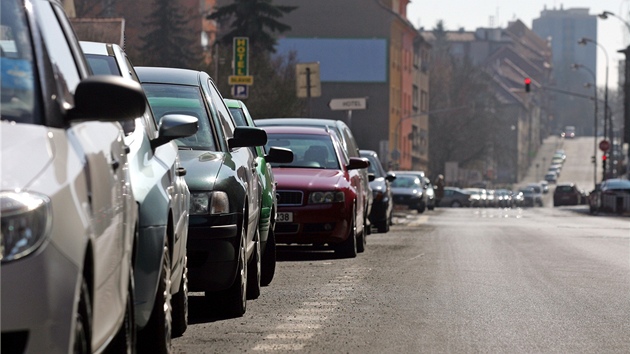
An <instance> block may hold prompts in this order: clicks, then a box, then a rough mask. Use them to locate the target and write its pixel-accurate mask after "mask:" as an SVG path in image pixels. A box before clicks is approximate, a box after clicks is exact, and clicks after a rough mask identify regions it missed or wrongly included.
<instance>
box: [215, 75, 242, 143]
mask: <svg viewBox="0 0 630 354" xmlns="http://www.w3.org/2000/svg"><path fill="white" fill-rule="evenodd" d="M209 86H210V99H211V100H212V104H213V105H214V108H215V109H216V114H217V115H218V117H217V118H218V119H219V123H221V125H222V126H223V130H224V131H225V136H226V138H228V139H229V138H231V137H233V136H234V129H235V128H236V126H235V124H234V121H233V120H232V116H231V115H230V112H229V111H228V109H227V107H226V106H225V102H224V101H223V97H221V94H220V93H219V90H217V88H216V86H214V84H213V83H212V81H210V84H209Z"/></svg>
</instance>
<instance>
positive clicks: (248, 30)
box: [208, 0, 297, 53]
mask: <svg viewBox="0 0 630 354" xmlns="http://www.w3.org/2000/svg"><path fill="white" fill-rule="evenodd" d="M296 8H297V7H295V6H276V5H273V4H272V0H235V1H234V2H233V3H231V4H229V5H225V6H221V7H219V8H217V10H216V11H215V12H214V13H212V14H210V15H208V19H211V20H217V21H220V22H222V21H231V22H230V31H229V32H227V33H225V34H224V35H222V36H221V38H220V40H219V41H220V43H222V44H223V45H224V46H228V45H230V44H231V43H232V39H233V38H234V37H249V41H250V45H251V46H252V47H253V48H254V49H256V50H255V51H257V49H260V50H262V51H266V52H271V53H274V52H275V48H274V46H275V45H276V38H275V37H274V33H275V32H277V33H283V32H286V31H288V30H290V29H291V27H290V26H288V25H286V24H283V23H281V22H279V21H278V19H279V18H281V17H282V16H284V14H288V13H290V12H291V11H293V10H295V9H296Z"/></svg>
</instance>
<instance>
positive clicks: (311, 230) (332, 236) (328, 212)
mask: <svg viewBox="0 0 630 354" xmlns="http://www.w3.org/2000/svg"><path fill="white" fill-rule="evenodd" d="M283 212H292V213H293V222H289V223H287V222H279V221H276V227H275V236H276V242H277V243H289V244H291V243H296V244H311V243H339V242H343V241H345V240H346V239H347V238H348V234H349V230H350V229H349V228H350V225H351V224H352V220H353V218H354V217H355V215H353V213H352V208H351V207H348V206H346V204H344V203H333V204H320V205H308V206H302V207H278V213H283Z"/></svg>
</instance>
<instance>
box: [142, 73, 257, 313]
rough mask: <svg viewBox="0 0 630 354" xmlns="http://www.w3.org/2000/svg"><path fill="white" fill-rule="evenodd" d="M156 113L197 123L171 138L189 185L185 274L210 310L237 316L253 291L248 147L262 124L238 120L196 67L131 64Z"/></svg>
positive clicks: (253, 184)
mask: <svg viewBox="0 0 630 354" xmlns="http://www.w3.org/2000/svg"><path fill="white" fill-rule="evenodd" d="M136 72H137V74H138V77H139V79H140V82H141V83H142V87H143V88H144V91H145V93H146V95H147V98H148V100H149V104H150V105H151V109H152V110H153V112H154V113H155V115H156V116H157V117H163V116H165V115H168V114H184V115H188V116H193V117H197V119H198V120H199V130H198V131H197V133H196V134H195V135H192V136H190V137H186V138H181V139H176V140H175V142H176V143H177V145H178V146H179V155H180V159H181V162H182V166H183V167H184V168H185V169H186V176H185V179H186V183H187V184H188V188H189V189H190V195H191V198H190V209H189V213H190V219H189V228H188V245H187V257H188V281H189V289H190V291H205V293H206V298H207V299H208V304H209V305H210V306H212V307H213V308H214V309H217V310H220V311H222V312H225V313H228V314H230V315H236V316H240V315H242V314H243V313H245V309H246V303H247V299H248V298H250V299H252V298H256V297H258V295H259V293H260V278H261V249H260V247H261V244H260V235H259V233H258V221H259V218H260V198H261V195H260V194H261V191H260V189H261V188H260V180H259V176H258V174H257V173H256V155H255V154H254V151H252V149H250V148H249V147H254V146H261V145H264V144H265V143H266V142H267V134H266V133H265V131H264V130H262V129H259V128H252V127H237V126H236V124H235V123H234V120H233V118H232V116H231V114H230V112H229V110H228V108H227V107H226V105H225V102H224V101H223V97H222V96H221V94H220V93H219V91H218V90H217V88H216V86H215V84H214V82H213V81H212V79H211V78H210V76H208V74H207V73H205V72H203V71H195V70H186V69H173V68H150V67H137V68H136Z"/></svg>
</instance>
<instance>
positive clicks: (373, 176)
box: [368, 173, 376, 182]
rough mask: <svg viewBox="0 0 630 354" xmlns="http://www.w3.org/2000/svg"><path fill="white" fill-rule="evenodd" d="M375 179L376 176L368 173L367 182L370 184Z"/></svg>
mask: <svg viewBox="0 0 630 354" xmlns="http://www.w3.org/2000/svg"><path fill="white" fill-rule="evenodd" d="M375 179H376V176H375V175H374V174H373V173H368V181H370V182H372V181H373V180H375Z"/></svg>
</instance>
